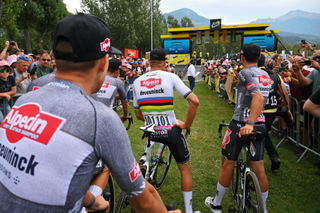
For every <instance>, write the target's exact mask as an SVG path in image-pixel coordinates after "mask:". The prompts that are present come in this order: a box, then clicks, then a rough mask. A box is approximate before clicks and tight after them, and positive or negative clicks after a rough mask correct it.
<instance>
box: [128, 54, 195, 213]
mask: <svg viewBox="0 0 320 213" xmlns="http://www.w3.org/2000/svg"><path fill="white" fill-rule="evenodd" d="M166 59H167V52H166V50H164V49H162V48H155V49H153V50H152V51H151V53H150V65H151V71H150V72H148V73H146V74H144V75H142V76H140V77H139V78H138V79H137V80H136V81H135V82H134V83H133V90H134V92H133V100H134V102H133V103H134V108H135V109H136V110H135V114H136V117H137V119H138V120H142V121H145V124H146V125H148V124H151V123H153V124H155V125H156V126H155V130H156V132H155V133H152V134H151V138H150V139H151V140H153V141H157V142H161V143H164V144H166V145H168V146H169V148H170V150H171V152H172V154H173V156H174V158H175V160H176V161H177V164H178V168H179V170H180V173H181V189H182V191H183V197H184V204H185V208H186V213H192V212H193V211H192V202H191V201H192V178H191V172H190V164H189V150H188V146H187V143H186V139H185V137H184V135H183V132H182V129H189V128H190V126H191V124H192V122H193V120H194V118H195V115H196V112H197V108H198V105H199V100H198V98H197V96H196V95H195V94H193V93H192V91H191V90H190V89H189V88H188V87H187V86H186V85H185V84H184V83H183V82H182V81H181V80H180V78H179V77H178V76H177V75H175V74H173V73H170V72H165V71H164V70H165V67H166ZM173 89H175V90H176V91H177V92H179V93H180V94H181V95H182V96H183V97H184V98H186V99H187V101H188V103H189V108H188V114H187V118H186V121H185V122H182V121H179V120H177V119H176V117H175V113H174V111H173Z"/></svg>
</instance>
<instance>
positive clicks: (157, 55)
mask: <svg viewBox="0 0 320 213" xmlns="http://www.w3.org/2000/svg"><path fill="white" fill-rule="evenodd" d="M150 60H158V61H165V60H167V51H166V50H165V49H163V48H155V49H153V50H151V53H150Z"/></svg>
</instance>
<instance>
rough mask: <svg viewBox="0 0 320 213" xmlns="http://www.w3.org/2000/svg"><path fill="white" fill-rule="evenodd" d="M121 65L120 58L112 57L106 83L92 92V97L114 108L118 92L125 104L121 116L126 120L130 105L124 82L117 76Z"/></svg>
mask: <svg viewBox="0 0 320 213" xmlns="http://www.w3.org/2000/svg"><path fill="white" fill-rule="evenodd" d="M120 66H121V61H120V60H119V59H116V58H112V59H111V60H110V61H109V69H108V72H107V76H106V78H105V80H104V83H103V85H102V87H101V88H100V91H99V92H97V93H94V94H92V95H91V97H92V98H94V99H95V100H97V101H100V102H101V103H103V104H105V105H106V106H107V107H110V108H113V103H114V101H115V99H116V96H117V92H118V93H119V97H120V100H121V102H122V106H123V108H122V109H123V115H122V116H120V118H121V119H122V121H123V122H124V121H126V118H127V117H128V110H129V109H128V108H129V105H128V100H127V97H126V91H125V90H124V85H123V82H122V81H121V80H120V79H118V78H117V77H118V76H119V72H120Z"/></svg>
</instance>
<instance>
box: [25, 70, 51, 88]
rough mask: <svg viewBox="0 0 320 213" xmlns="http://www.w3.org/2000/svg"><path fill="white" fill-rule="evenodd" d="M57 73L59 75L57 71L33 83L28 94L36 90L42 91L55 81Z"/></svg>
mask: <svg viewBox="0 0 320 213" xmlns="http://www.w3.org/2000/svg"><path fill="white" fill-rule="evenodd" d="M56 73H57V70H55V71H53V72H52V73H49V74H47V75H44V76H41V77H40V78H37V79H35V80H33V81H31V82H30V84H29V86H28V88H27V91H26V92H31V91H35V90H37V89H40V88H41V87H43V86H45V85H47V84H48V83H50V82H51V81H52V80H53V79H54V77H55V76H56Z"/></svg>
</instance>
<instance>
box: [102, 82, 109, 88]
mask: <svg viewBox="0 0 320 213" xmlns="http://www.w3.org/2000/svg"><path fill="white" fill-rule="evenodd" d="M109 85H110V83H108V82H103V84H102V87H103V88H108V87H109Z"/></svg>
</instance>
